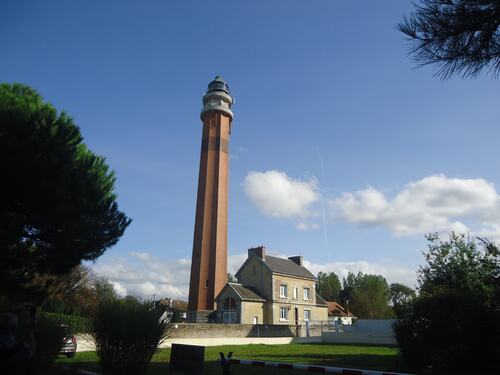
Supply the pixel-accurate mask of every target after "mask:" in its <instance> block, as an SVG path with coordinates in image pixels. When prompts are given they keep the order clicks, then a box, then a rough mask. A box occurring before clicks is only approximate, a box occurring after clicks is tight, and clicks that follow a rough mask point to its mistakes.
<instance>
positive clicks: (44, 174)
mask: <svg viewBox="0 0 500 375" xmlns="http://www.w3.org/2000/svg"><path fill="white" fill-rule="evenodd" d="M0 160H2V163H1V167H0V168H1V169H0V172H1V175H2V179H3V181H8V182H9V183H8V184H2V194H0V293H1V294H3V295H5V296H6V297H8V298H9V299H10V300H17V301H24V302H25V301H30V302H33V303H35V304H37V305H40V304H41V303H42V302H43V300H44V299H45V298H46V297H47V295H48V294H49V290H50V288H51V287H52V286H53V284H54V283H55V280H57V278H58V277H59V276H60V275H64V274H66V273H68V272H70V271H71V269H73V268H74V267H75V266H77V265H78V264H79V263H80V262H81V261H82V260H94V259H96V258H97V257H99V256H100V255H102V254H103V252H104V251H105V250H106V249H108V248H109V247H111V246H113V245H114V244H115V243H116V242H117V241H118V239H119V238H120V237H121V236H122V235H123V233H124V231H125V229H126V228H127V226H128V225H129V224H130V219H129V218H127V216H125V214H124V213H123V212H121V211H119V209H118V205H117V203H116V195H115V193H114V182H115V176H114V173H113V172H112V171H110V170H109V168H108V166H107V165H106V163H105V161H104V158H103V157H100V156H97V155H95V154H94V153H92V152H91V151H90V150H89V149H88V148H87V147H86V145H85V144H84V143H83V138H82V135H81V134H80V130H79V128H78V126H77V125H76V124H75V123H74V121H73V119H72V118H71V117H69V116H68V115H67V114H66V113H64V112H61V113H57V111H56V109H55V108H54V107H53V106H52V105H50V104H48V103H46V102H44V101H43V99H42V97H41V96H40V95H38V94H37V92H36V91H35V90H33V89H32V88H30V87H28V86H25V85H20V84H13V85H9V84H1V85H0Z"/></svg>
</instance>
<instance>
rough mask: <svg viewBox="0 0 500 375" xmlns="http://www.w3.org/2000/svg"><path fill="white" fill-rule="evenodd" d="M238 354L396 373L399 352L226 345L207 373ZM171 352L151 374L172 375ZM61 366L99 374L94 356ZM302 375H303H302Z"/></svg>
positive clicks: (158, 358)
mask: <svg viewBox="0 0 500 375" xmlns="http://www.w3.org/2000/svg"><path fill="white" fill-rule="evenodd" d="M221 351H222V352H224V354H226V355H227V353H228V352H230V351H232V352H234V354H233V357H234V358H242V359H255V360H264V361H275V362H289V363H303V364H314V365H323V366H335V367H352V368H360V369H369V370H386V371H391V370H393V371H395V370H396V354H397V349H396V348H389V347H382V346H360V345H330V344H288V345H260V344H259V345H226V346H212V347H206V349H205V361H206V362H205V373H206V374H221V366H220V364H219V352H221ZM169 359H170V349H160V350H159V352H158V353H157V354H156V355H155V356H154V357H153V361H152V363H151V365H150V369H149V374H151V375H155V374H158V375H159V374H168V361H169ZM59 363H73V364H75V365H78V366H79V367H81V368H84V369H87V370H93V371H99V365H98V363H97V356H96V354H95V353H94V352H83V353H77V355H76V357H75V358H74V359H65V358H64V359H63V358H61V359H59ZM255 372H256V367H253V366H244V365H231V373H232V374H235V375H239V374H242V375H243V374H254V373H255ZM258 372H259V374H278V375H289V374H297V370H295V371H291V370H282V369H273V368H262V367H260V368H258ZM299 373H300V372H299Z"/></svg>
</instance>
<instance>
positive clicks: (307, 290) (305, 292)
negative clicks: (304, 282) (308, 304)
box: [304, 288, 309, 300]
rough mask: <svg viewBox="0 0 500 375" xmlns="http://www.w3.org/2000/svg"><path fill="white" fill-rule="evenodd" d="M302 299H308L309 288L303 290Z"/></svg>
mask: <svg viewBox="0 0 500 375" xmlns="http://www.w3.org/2000/svg"><path fill="white" fill-rule="evenodd" d="M304 299H305V300H308V299H309V288H304Z"/></svg>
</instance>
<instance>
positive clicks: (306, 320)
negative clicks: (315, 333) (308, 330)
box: [304, 309, 312, 322]
mask: <svg viewBox="0 0 500 375" xmlns="http://www.w3.org/2000/svg"><path fill="white" fill-rule="evenodd" d="M306 315H309V316H308V317H307V316H306ZM311 318H312V312H311V310H309V309H304V322H309V321H311V320H312V319H311Z"/></svg>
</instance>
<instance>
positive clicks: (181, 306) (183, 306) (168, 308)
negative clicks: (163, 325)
mask: <svg viewBox="0 0 500 375" xmlns="http://www.w3.org/2000/svg"><path fill="white" fill-rule="evenodd" d="M158 305H159V306H161V307H162V308H163V309H165V312H164V313H163V315H162V319H163V318H166V319H168V320H171V319H172V317H173V316H174V314H175V313H177V314H178V317H179V319H180V320H181V321H185V320H186V317H187V302H186V301H182V300H174V299H172V298H162V299H161V300H159V301H158Z"/></svg>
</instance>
